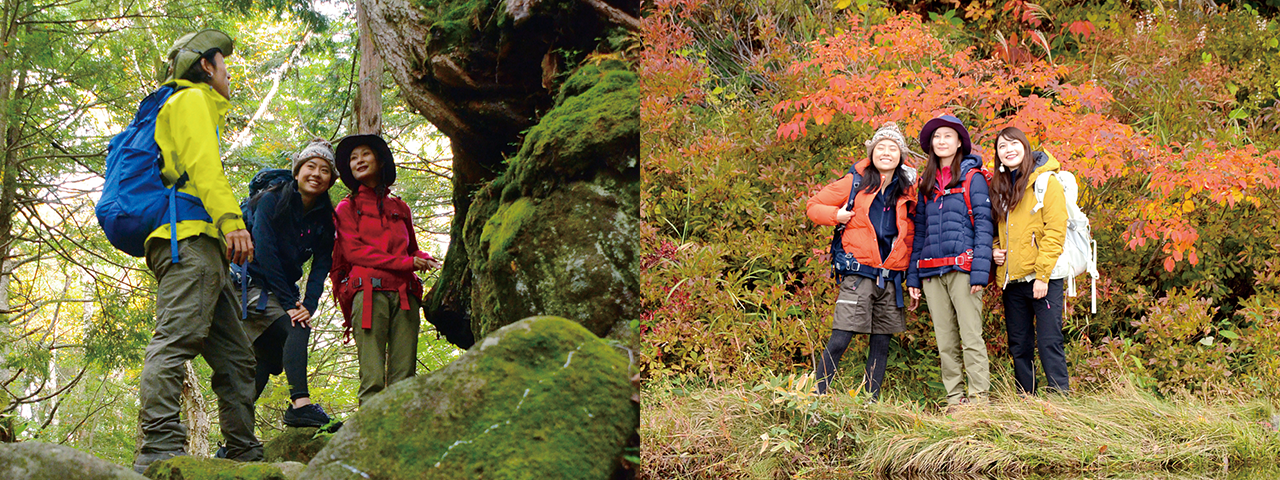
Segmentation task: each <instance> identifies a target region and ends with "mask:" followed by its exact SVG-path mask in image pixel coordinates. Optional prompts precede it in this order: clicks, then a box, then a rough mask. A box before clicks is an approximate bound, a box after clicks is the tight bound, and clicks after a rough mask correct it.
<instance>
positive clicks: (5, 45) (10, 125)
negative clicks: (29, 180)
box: [0, 0, 26, 383]
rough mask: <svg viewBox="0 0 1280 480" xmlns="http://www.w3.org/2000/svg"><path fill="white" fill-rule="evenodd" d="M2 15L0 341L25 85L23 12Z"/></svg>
mask: <svg viewBox="0 0 1280 480" xmlns="http://www.w3.org/2000/svg"><path fill="white" fill-rule="evenodd" d="M2 1H3V2H4V9H3V11H4V14H3V15H2V16H0V142H3V144H0V147H2V148H0V162H3V163H0V339H6V338H7V337H8V336H9V322H8V320H9V313H10V307H11V306H10V305H9V277H10V275H12V273H13V261H12V260H11V259H10V258H9V246H10V245H11V244H12V243H13V239H12V234H11V229H12V225H13V209H14V208H13V206H14V196H15V195H16V193H17V186H18V185H17V178H15V177H16V174H17V168H16V165H14V164H15V162H16V160H17V141H18V137H19V134H20V133H21V129H20V128H19V125H21V123H20V122H18V121H16V119H15V118H14V112H16V111H17V108H16V107H17V105H15V99H17V98H18V95H17V93H20V92H21V90H22V87H21V86H19V88H18V90H17V91H14V90H13V88H12V87H13V79H14V78H19V79H22V81H23V82H25V79H26V74H25V73H22V72H15V70H18V68H19V67H18V66H17V65H14V64H13V63H14V62H13V58H12V57H13V49H14V48H15V46H16V43H17V42H15V40H16V36H17V32H15V31H14V28H15V21H14V18H15V17H16V16H17V15H19V13H20V12H19V10H22V8H19V7H21V5H20V4H19V0H2ZM7 357H8V342H7V341H5V342H0V365H4V364H5V363H6V362H7V360H8V358H7ZM10 375H11V373H10V372H9V370H8V369H5V368H0V383H5V382H7V381H9V376H10Z"/></svg>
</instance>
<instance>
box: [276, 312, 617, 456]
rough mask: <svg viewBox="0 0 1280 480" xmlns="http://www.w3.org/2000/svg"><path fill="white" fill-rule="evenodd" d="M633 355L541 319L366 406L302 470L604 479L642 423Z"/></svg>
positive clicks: (558, 321) (578, 329)
mask: <svg viewBox="0 0 1280 480" xmlns="http://www.w3.org/2000/svg"><path fill="white" fill-rule="evenodd" d="M632 370H633V368H632V366H631V365H630V364H629V360H628V358H627V356H626V355H624V354H622V353H619V351H618V350H617V349H616V348H614V347H612V346H610V345H609V344H607V343H605V342H604V341H601V340H600V339H599V338H597V337H596V336H595V335H592V334H591V333H590V332H589V331H587V330H586V329H585V328H583V327H582V326H581V325H578V324H577V323H574V322H571V321H568V320H565V319H563V318H557V317H534V318H529V319H525V320H522V321H520V322H517V323H515V324H512V325H508V326H506V327H504V328H502V329H499V330H498V331H496V332H494V333H493V334H491V335H490V336H489V337H487V338H484V339H483V340H481V341H479V342H478V343H477V344H476V346H475V348H472V349H471V350H470V351H468V352H467V353H466V354H464V355H463V356H462V357H460V358H458V359H457V360H455V361H454V362H453V363H451V364H449V365H448V366H447V367H445V368H443V369H440V370H438V371H436V372H433V373H431V374H430V375H426V376H421V377H416V378H414V379H411V380H407V381H404V382H400V383H398V384H396V385H393V386H392V387H390V388H388V389H387V390H386V391H384V392H382V393H381V394H379V395H377V396H376V397H374V398H373V400H372V401H370V402H369V403H367V404H365V405H364V406H363V407H362V408H361V410H360V412H359V413H357V414H356V415H354V416H353V417H351V418H350V420H349V421H348V422H347V423H346V424H345V425H344V426H343V427H342V429H341V430H339V431H338V433H337V434H335V435H334V437H333V439H332V440H331V441H330V442H329V444H328V445H327V446H326V447H325V448H324V450H321V451H320V453H319V454H318V455H316V457H315V459H314V460H312V461H311V464H310V465H308V467H307V470H306V471H304V472H303V474H302V476H301V477H300V478H303V479H346V478H379V479H418V478H423V479H431V478H438V479H453V478H534V479H565V480H568V479H602V478H608V477H609V476H610V475H612V474H613V472H614V471H615V469H616V468H617V467H618V466H619V465H620V463H619V462H620V458H621V455H622V453H623V448H624V446H625V445H626V442H627V440H628V438H630V437H631V436H632V434H633V433H634V432H635V431H636V429H637V428H638V426H639V422H640V410H639V404H638V403H635V402H633V401H632V395H633V394H634V393H635V389H634V387H633V385H632V384H631V382H630V380H629V379H630V376H631V371H632Z"/></svg>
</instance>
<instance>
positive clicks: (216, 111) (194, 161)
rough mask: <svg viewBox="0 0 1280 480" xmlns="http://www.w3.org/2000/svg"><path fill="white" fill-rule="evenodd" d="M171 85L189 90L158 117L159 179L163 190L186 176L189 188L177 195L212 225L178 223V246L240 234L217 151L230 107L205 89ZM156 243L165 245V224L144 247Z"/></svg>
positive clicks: (174, 97)
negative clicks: (200, 207)
mask: <svg viewBox="0 0 1280 480" xmlns="http://www.w3.org/2000/svg"><path fill="white" fill-rule="evenodd" d="M172 83H173V84H175V85H174V86H175V87H187V88H184V89H182V90H180V91H178V92H177V93H174V94H173V95H172V96H170V97H169V100H168V101H166V102H165V104H164V106H163V107H161V108H160V113H159V114H158V115H157V116H156V144H158V145H159V146H160V153H161V154H163V155H164V167H163V168H161V169H160V175H161V176H162V177H164V185H165V186H166V187H171V186H173V184H174V183H175V182H177V181H178V178H179V177H181V176H182V173H183V172H186V173H187V174H188V180H187V183H186V185H183V186H182V188H179V189H178V191H180V192H185V193H189V194H191V195H194V196H195V197H196V198H199V199H200V201H201V202H203V203H204V208H205V210H206V211H208V212H209V218H212V219H213V223H209V222H206V221H203V220H183V221H181V222H178V240H181V239H184V238H187V237H194V236H196V235H200V234H202V233H203V234H205V235H208V236H210V237H213V238H217V239H223V235H225V234H227V233H230V232H234V231H236V230H241V229H244V219H242V218H241V216H240V203H239V202H237V201H236V196H235V194H234V193H233V192H232V191H231V185H230V184H228V183H227V176H226V175H225V174H224V173H223V171H222V159H221V158H220V150H219V149H218V133H219V131H220V130H221V127H222V125H223V119H224V117H226V115H227V107H228V102H227V99H225V98H222V95H220V94H218V92H215V91H214V90H213V88H212V87H210V86H209V84H207V83H192V82H189V81H186V80H174V81H173V82H172ZM165 218H168V217H167V216H166V217H165ZM157 238H160V239H165V240H168V239H169V224H168V223H165V224H164V225H161V226H160V228H157V229H155V230H154V231H152V232H151V235H148V236H147V243H150V242H151V240H152V239H157ZM225 242H226V240H225V239H223V243H224V244H225Z"/></svg>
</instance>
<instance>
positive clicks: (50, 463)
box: [0, 442, 145, 480]
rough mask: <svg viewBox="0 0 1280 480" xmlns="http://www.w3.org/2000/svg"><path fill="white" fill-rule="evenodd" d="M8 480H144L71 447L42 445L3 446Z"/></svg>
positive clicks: (0, 468)
mask: <svg viewBox="0 0 1280 480" xmlns="http://www.w3.org/2000/svg"><path fill="white" fill-rule="evenodd" d="M0 478H3V479H5V480H69V479H76V480H81V479H83V480H143V479H144V478H145V477H143V476H142V475H138V474H136V473H133V470H131V469H128V468H125V467H122V466H120V465H116V464H114V463H111V462H108V461H106V460H103V459H100V458H98V457H95V456H93V455H89V454H87V453H84V452H81V451H79V450H76V449H74V448H71V447H66V446H62V445H54V444H50V443H43V442H22V443H0Z"/></svg>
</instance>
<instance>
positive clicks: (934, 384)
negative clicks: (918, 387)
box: [924, 382, 947, 391]
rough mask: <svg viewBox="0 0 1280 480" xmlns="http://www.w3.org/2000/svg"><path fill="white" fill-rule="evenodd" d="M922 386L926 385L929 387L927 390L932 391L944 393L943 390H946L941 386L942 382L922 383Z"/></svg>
mask: <svg viewBox="0 0 1280 480" xmlns="http://www.w3.org/2000/svg"><path fill="white" fill-rule="evenodd" d="M924 384H925V385H928V386H929V388H932V389H934V390H944V391H945V390H946V389H947V387H944V386H942V382H924Z"/></svg>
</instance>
